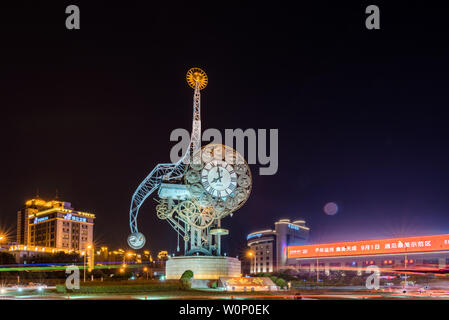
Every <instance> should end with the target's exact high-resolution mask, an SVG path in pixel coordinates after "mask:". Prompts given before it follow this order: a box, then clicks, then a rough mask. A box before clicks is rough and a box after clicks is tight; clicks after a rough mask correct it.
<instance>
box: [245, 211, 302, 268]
mask: <svg viewBox="0 0 449 320" xmlns="http://www.w3.org/2000/svg"><path fill="white" fill-rule="evenodd" d="M274 225H275V227H274V230H271V229H267V230H261V231H256V232H252V233H250V234H249V235H248V236H247V238H246V239H247V245H248V247H249V249H250V250H249V251H248V252H249V254H248V255H247V258H248V259H250V273H257V272H273V271H275V270H278V269H281V268H282V267H283V266H285V265H286V263H287V255H286V253H287V247H288V246H292V245H299V244H305V243H306V242H307V240H308V239H309V231H310V229H309V228H308V227H307V226H306V222H305V221H304V220H303V219H296V220H294V221H290V219H281V220H279V221H277V222H275V224H274Z"/></svg>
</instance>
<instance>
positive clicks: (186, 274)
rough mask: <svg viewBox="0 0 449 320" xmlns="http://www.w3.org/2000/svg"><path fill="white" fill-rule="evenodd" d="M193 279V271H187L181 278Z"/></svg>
mask: <svg viewBox="0 0 449 320" xmlns="http://www.w3.org/2000/svg"><path fill="white" fill-rule="evenodd" d="M192 278H193V271H192V270H186V271H184V273H183V274H182V276H181V279H180V280H190V279H192Z"/></svg>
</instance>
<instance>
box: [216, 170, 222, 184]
mask: <svg viewBox="0 0 449 320" xmlns="http://www.w3.org/2000/svg"><path fill="white" fill-rule="evenodd" d="M217 171H218V179H219V180H220V182H221V178H223V176H222V175H221V174H220V171H221V170H220V168H219V167H217Z"/></svg>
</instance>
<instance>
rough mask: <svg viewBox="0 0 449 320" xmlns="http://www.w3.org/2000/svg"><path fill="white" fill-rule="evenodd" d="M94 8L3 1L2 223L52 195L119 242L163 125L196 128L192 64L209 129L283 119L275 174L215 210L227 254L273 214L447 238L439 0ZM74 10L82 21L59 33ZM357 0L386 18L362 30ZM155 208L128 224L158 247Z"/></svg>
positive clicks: (168, 241) (325, 237) (171, 236)
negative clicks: (189, 77)
mask: <svg viewBox="0 0 449 320" xmlns="http://www.w3.org/2000/svg"><path fill="white" fill-rule="evenodd" d="M92 2H93V1H78V0H75V1H71V2H64V1H45V5H44V4H36V3H33V2H31V1H29V3H28V4H27V2H24V1H20V2H18V3H17V4H15V5H14V7H13V4H9V5H6V4H4V3H2V4H1V8H0V15H1V16H0V39H1V40H0V41H1V42H0V43H1V46H0V93H1V94H0V110H1V118H2V121H1V126H0V145H1V149H0V150H1V154H0V155H1V156H0V164H1V166H0V181H1V184H0V222H1V225H2V226H3V228H5V227H6V228H8V227H9V228H14V227H15V223H16V212H17V210H19V209H20V208H21V207H22V206H23V204H24V201H25V200H26V199H29V198H31V197H33V196H34V195H35V194H36V190H37V189H39V195H40V196H41V197H42V198H44V199H48V200H50V199H52V198H53V197H54V195H55V190H56V189H58V190H59V196H60V199H61V200H64V201H69V202H71V203H72V205H73V206H74V208H75V209H79V210H84V211H88V212H94V213H96V215H97V220H96V225H95V238H96V242H97V243H98V244H101V245H109V246H111V247H114V248H116V247H119V246H121V247H122V248H124V247H125V246H126V238H127V236H128V234H129V224H128V220H129V216H128V214H129V204H130V200H131V196H132V194H133V192H134V190H135V188H136V187H137V186H138V185H139V184H140V182H141V181H142V180H143V179H144V178H145V177H146V175H147V174H148V173H149V172H150V171H151V170H152V169H153V167H154V166H155V165H156V164H157V163H165V162H169V161H170V158H169V152H170V148H171V147H172V146H173V145H174V144H175V143H174V142H170V141H169V137H170V133H171V131H172V130H173V129H176V128H185V129H188V130H189V131H190V129H191V122H192V96H193V90H192V89H191V88H190V87H188V85H187V83H186V81H185V73H186V72H187V70H188V69H189V68H191V67H194V66H197V67H200V68H203V69H204V70H205V71H206V72H207V74H208V77H209V84H208V86H207V88H206V89H205V90H204V91H202V115H201V116H202V126H203V130H205V129H207V128H218V129H220V130H222V132H224V129H226V128H231V129H234V128H242V129H247V128H255V129H260V128H262V129H270V128H276V129H279V170H278V173H277V174H276V175H274V176H259V175H258V166H257V165H252V166H251V170H252V173H253V190H252V194H251V196H250V198H249V200H248V202H247V203H246V204H245V205H244V207H242V208H241V209H240V210H239V211H238V212H236V213H235V214H234V216H233V217H232V218H227V219H225V221H223V224H224V225H225V227H228V228H230V230H231V232H230V236H228V237H227V238H225V239H224V252H227V253H228V254H230V255H238V254H241V253H242V251H243V250H244V248H245V238H246V234H247V233H249V232H252V231H256V230H258V229H260V228H264V229H265V228H267V227H268V228H270V227H273V222H274V221H275V220H277V219H279V218H291V219H295V218H298V217H302V218H304V219H306V221H307V225H308V226H310V227H311V230H312V231H311V240H312V241H313V242H322V241H344V240H362V239H370V238H382V237H393V236H406V235H410V236H411V235H423V234H438V233H449V197H448V194H449V148H448V146H449V144H448V137H449V128H448V111H447V108H448V107H449V98H448V85H449V80H448V74H449V59H448V58H449V44H448V31H449V27H448V24H447V17H446V15H447V10H445V8H443V7H441V6H440V5H437V3H435V4H430V2H428V1H395V4H394V5H392V4H388V3H386V2H385V3H384V2H380V1H375V2H372V3H371V2H361V1H352V4H351V2H349V1H345V4H342V2H341V1H339V2H337V1H309V2H310V3H315V5H311V4H307V5H306V4H305V2H303V1H301V2H300V3H299V4H298V3H297V4H296V6H295V7H293V6H291V5H288V4H287V3H279V2H271V3H269V4H268V3H267V4H261V3H260V2H254V3H251V4H247V5H245V6H243V5H242V4H241V3H239V2H235V3H231V2H216V1H212V2H211V1H209V2H200V1H189V2H185V4H183V5H176V4H174V3H173V2H171V1H159V2H158V3H157V4H156V3H155V2H153V1H152V2H143V1H135V2H132V1H126V2H123V1H122V2H121V4H120V5H119V4H112V3H111V2H110V1H95V5H94V4H92ZM390 2H391V1H390ZM11 3H12V2H11ZM42 3H44V1H42ZM144 3H146V4H144ZM69 4H77V5H78V6H79V7H80V11H81V30H67V29H66V28H65V19H66V16H67V15H66V14H65V7H66V6H67V5H69ZM369 4H377V5H378V6H379V7H380V14H381V29H380V30H373V31H369V30H367V29H366V28H365V18H366V16H367V15H366V14H365V8H366V6H367V5H369ZM331 201H332V202H335V203H337V204H338V206H339V211H338V213H337V214H336V215H333V216H329V215H326V214H325V213H324V212H323V206H324V205H325V204H326V203H327V202H331ZM155 204H156V203H155V201H154V200H152V199H148V200H147V202H146V204H145V205H144V206H143V207H142V208H141V210H140V215H139V230H140V231H141V232H143V233H144V234H145V236H146V237H147V240H148V242H147V243H148V247H149V248H150V249H151V250H152V251H153V252H154V251H158V250H160V249H167V250H169V252H174V249H175V248H176V234H175V232H174V231H173V230H172V229H171V227H170V226H169V225H168V224H167V223H166V222H164V221H159V220H158V219H157V217H156V214H155Z"/></svg>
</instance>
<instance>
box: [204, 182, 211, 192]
mask: <svg viewBox="0 0 449 320" xmlns="http://www.w3.org/2000/svg"><path fill="white" fill-rule="evenodd" d="M203 186H204V188H205V189H207V188H209V187H210V185H209V181H207V179H206V180H203ZM208 191H209V190H208Z"/></svg>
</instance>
